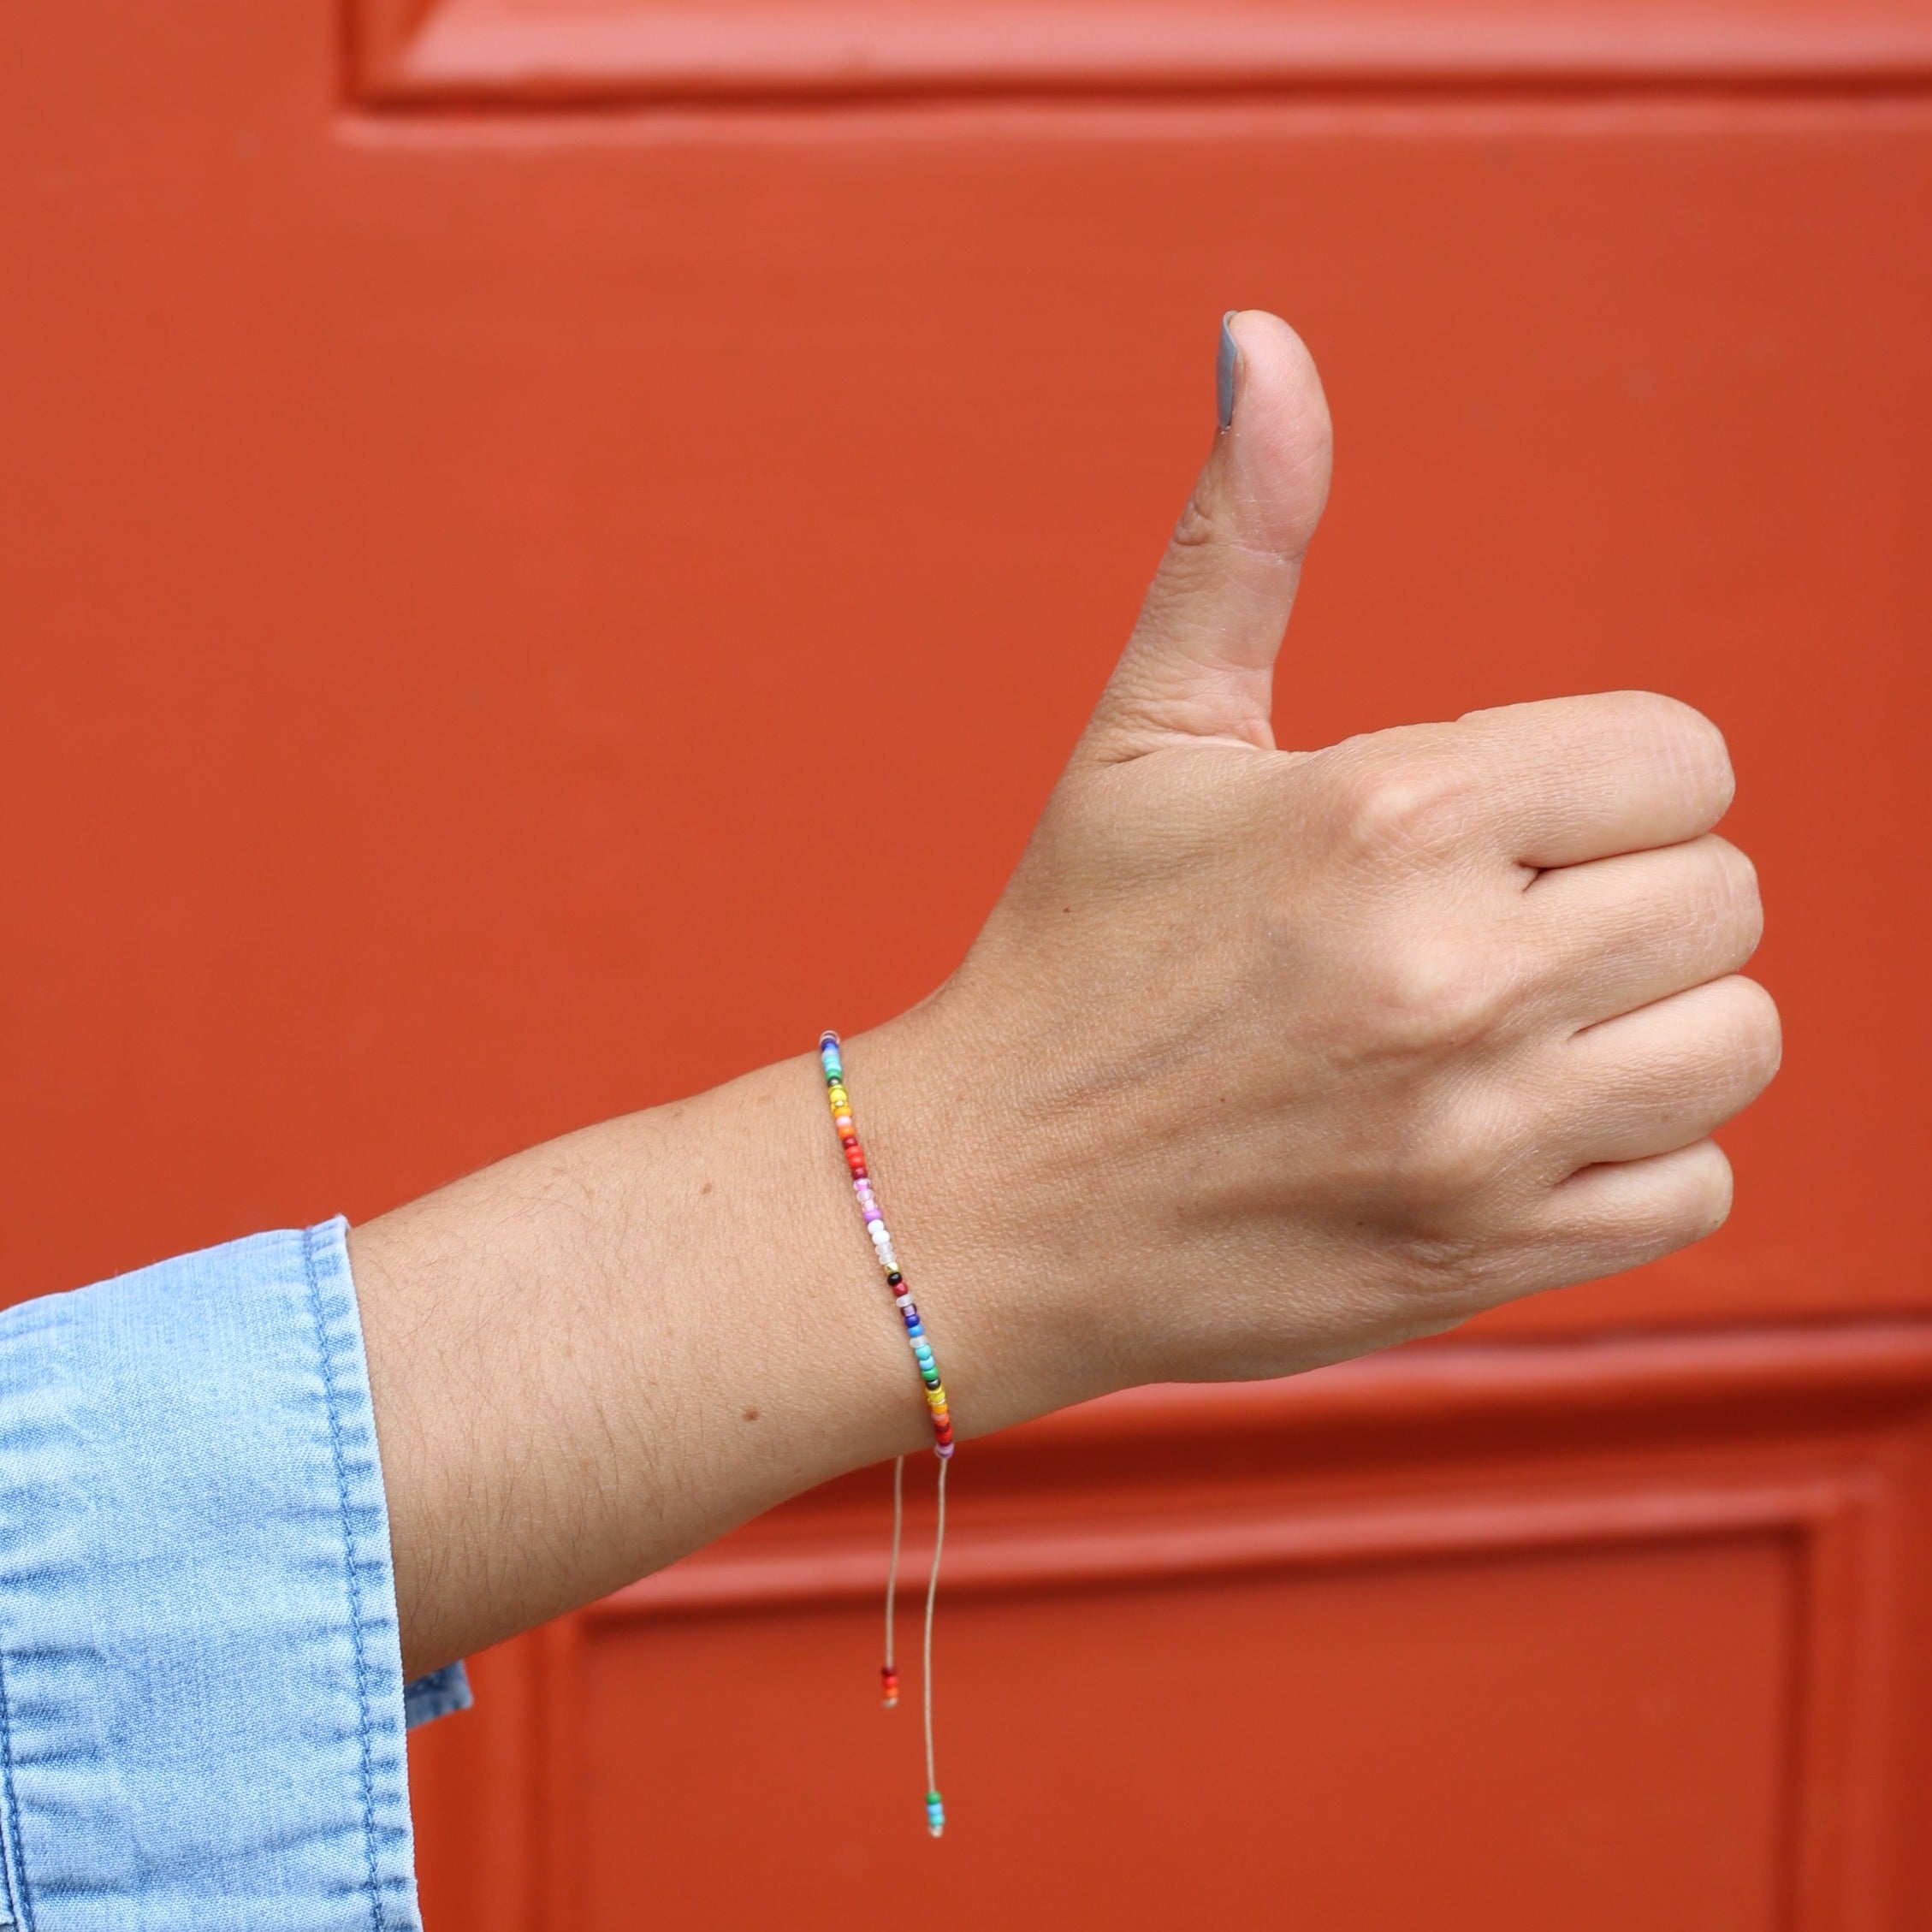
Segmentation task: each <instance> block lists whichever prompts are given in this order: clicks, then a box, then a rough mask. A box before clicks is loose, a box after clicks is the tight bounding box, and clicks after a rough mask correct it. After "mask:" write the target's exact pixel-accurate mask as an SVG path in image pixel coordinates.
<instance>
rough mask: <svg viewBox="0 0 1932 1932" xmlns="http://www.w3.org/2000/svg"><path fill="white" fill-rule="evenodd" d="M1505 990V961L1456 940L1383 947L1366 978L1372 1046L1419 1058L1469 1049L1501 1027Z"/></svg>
mask: <svg viewBox="0 0 1932 1932" xmlns="http://www.w3.org/2000/svg"><path fill="white" fill-rule="evenodd" d="M1511 983H1512V975H1511V973H1510V971H1509V969H1508V964H1507V962H1506V961H1504V960H1503V959H1502V957H1500V956H1499V955H1497V954H1496V952H1494V951H1493V950H1492V951H1485V950H1484V949H1482V948H1479V947H1477V946H1473V945H1470V944H1469V943H1468V942H1467V940H1464V939H1461V938H1459V937H1452V936H1448V935H1443V934H1438V933H1423V934H1419V935H1416V936H1413V937H1411V938H1410V939H1408V942H1407V943H1406V944H1402V945H1387V946H1384V948H1383V949H1382V950H1381V953H1380V957H1379V958H1378V960H1377V961H1376V962H1375V963H1374V964H1373V966H1372V969H1371V972H1370V975H1369V985H1370V989H1371V993H1372V1000H1371V1006H1372V1012H1373V1014H1374V1018H1375V1030H1376V1034H1377V1037H1378V1044H1379V1045H1380V1046H1382V1047H1383V1048H1384V1050H1385V1051H1388V1052H1394V1053H1396V1054H1399V1055H1403V1056H1409V1057H1425V1058H1435V1057H1439V1056H1441V1055H1442V1054H1443V1053H1445V1052H1455V1051H1458V1050H1460V1049H1461V1048H1465V1047H1467V1046H1473V1044H1474V1043H1475V1042H1477V1041H1478V1040H1483V1039H1485V1038H1487V1037H1488V1036H1489V1035H1490V1034H1492V1033H1494V1032H1495V1031H1496V1029H1497V1028H1498V1027H1499V1025H1500V1024H1501V1022H1502V1018H1503V1016H1504V1014H1505V1012H1506V1010H1508V1005H1509V1000H1510V989H1511Z"/></svg>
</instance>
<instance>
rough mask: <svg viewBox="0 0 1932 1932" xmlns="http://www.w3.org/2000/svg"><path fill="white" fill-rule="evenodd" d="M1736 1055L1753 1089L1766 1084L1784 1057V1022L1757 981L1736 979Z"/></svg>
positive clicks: (1774, 1004) (1771, 1000)
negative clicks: (1737, 1003)
mask: <svg viewBox="0 0 1932 1932" xmlns="http://www.w3.org/2000/svg"><path fill="white" fill-rule="evenodd" d="M1735 984H1736V988H1737V998H1738V1001H1739V1022H1738V1041H1739V1047H1738V1050H1739V1058H1740V1060H1741V1062H1742V1064H1743V1066H1744V1070H1745V1075H1746V1076H1747V1077H1748V1079H1749V1080H1750V1082H1751V1087H1752V1089H1753V1091H1756V1090H1757V1089H1758V1088H1762V1087H1766V1086H1768V1085H1769V1083H1770V1082H1771V1080H1772V1078H1773V1076H1775V1074H1776V1073H1777V1070H1778V1068H1779V1066H1780V1065H1781V1064H1782V1062H1783V1059H1784V1022H1783V1020H1782V1019H1781V1017H1780V1016H1779V1013H1778V1003H1777V1001H1776V1000H1775V999H1772V997H1771V996H1770V994H1769V993H1767V992H1766V991H1765V990H1764V988H1763V987H1761V986H1760V985H1759V984H1758V983H1757V981H1756V980H1747V979H1745V978H1743V977H1741V976H1740V977H1739V979H1738V980H1737V981H1736V982H1735Z"/></svg>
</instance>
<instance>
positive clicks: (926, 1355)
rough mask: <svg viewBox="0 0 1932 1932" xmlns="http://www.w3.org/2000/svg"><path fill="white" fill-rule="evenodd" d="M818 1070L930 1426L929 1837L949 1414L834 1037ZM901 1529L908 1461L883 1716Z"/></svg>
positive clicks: (898, 1484)
mask: <svg viewBox="0 0 1932 1932" xmlns="http://www.w3.org/2000/svg"><path fill="white" fill-rule="evenodd" d="M819 1064H820V1065H821V1067H822V1068H823V1070H824V1072H825V1088H826V1098H827V1099H828V1100H829V1101H830V1102H831V1105H832V1123H833V1126H834V1127H836V1128H837V1129H838V1130H839V1146H840V1147H841V1148H842V1149H843V1150H844V1153H845V1165H846V1168H847V1170H849V1171H850V1175H851V1177H852V1192H853V1194H856V1196H857V1198H858V1204H859V1212H860V1213H861V1214H862V1216H863V1217H864V1220H865V1231H866V1233H867V1234H868V1235H869V1236H871V1237H872V1248H873V1253H874V1254H875V1255H876V1256H877V1257H878V1260H879V1265H880V1268H881V1269H883V1270H884V1271H885V1275H886V1287H888V1288H889V1289H892V1301H893V1303H894V1305H895V1306H896V1307H898V1312H899V1315H900V1319H902V1320H903V1321H904V1323H905V1333H906V1340H907V1341H908V1342H910V1343H911V1345H912V1356H913V1360H915V1361H916V1363H917V1364H918V1366H919V1379H920V1382H921V1383H922V1385H923V1388H924V1392H925V1396H926V1409H927V1417H928V1419H930V1420H931V1422H932V1425H933V1455H936V1456H937V1457H938V1458H939V1487H938V1501H937V1506H936V1508H937V1514H936V1517H935V1520H934V1524H933V1568H932V1572H931V1574H930V1575H929V1576H928V1577H927V1581H926V1623H925V1636H924V1642H923V1645H922V1658H921V1665H922V1668H921V1690H922V1698H923V1701H924V1704H925V1715H926V1828H927V1831H928V1832H930V1833H931V1834H932V1835H933V1837H934V1838H937V1837H939V1834H941V1833H942V1832H943V1831H945V1803H944V1801H943V1800H942V1799H940V1797H939V1779H938V1777H937V1775H935V1774H934V1771H933V1606H934V1604H935V1603H937V1601H938V1599H939V1552H940V1550H942V1549H943V1548H944V1547H945V1479H946V1469H947V1467H948V1465H949V1464H950V1463H951V1460H952V1449H953V1443H952V1417H951V1412H950V1411H949V1410H948V1408H947V1407H946V1399H945V1383H943V1382H942V1381H940V1379H939V1366H938V1365H937V1363H935V1361H934V1360H933V1345H932V1343H931V1342H930V1341H928V1340H927V1336H926V1328H925V1325H924V1324H923V1323H922V1321H921V1320H920V1319H919V1310H918V1309H917V1308H916V1307H914V1305H913V1300H912V1294H911V1291H910V1289H908V1288H907V1287H906V1285H905V1274H904V1271H903V1270H902V1269H901V1268H900V1266H899V1258H898V1253H896V1252H895V1250H894V1248H893V1247H892V1235H891V1233H890V1232H889V1231H888V1230H887V1228H886V1218H885V1216H884V1215H882V1214H881V1213H880V1212H879V1203H878V1201H877V1200H876V1199H875V1198H874V1194H873V1190H872V1174H871V1170H869V1169H868V1166H867V1165H866V1159H865V1150H864V1148H862V1147H861V1146H860V1145H859V1136H858V1129H856V1127H855V1126H854V1125H853V1124H852V1104H851V1101H850V1098H849V1097H848V1095H847V1094H846V1092H845V1062H844V1059H843V1057H842V1056H841V1054H840V1052H839V1035H838V1034H835V1033H824V1034H820V1035H819ZM904 1523H905V1458H904V1456H903V1455H902V1456H898V1457H896V1458H895V1459H894V1461H893V1463H892V1560H891V1562H890V1563H889V1565H888V1566H887V1568H886V1661H885V1662H884V1663H883V1664H882V1665H881V1666H880V1671H879V1681H880V1689H881V1691H882V1692H883V1696H884V1701H885V1705H886V1710H892V1709H894V1708H895V1707H896V1706H897V1705H898V1701H899V1674H898V1669H897V1668H896V1667H895V1665H894V1663H893V1660H892V1630H893V1623H894V1621H895V1612H896V1609H897V1607H898V1580H899V1542H900V1537H901V1533H902V1532H903V1530H904Z"/></svg>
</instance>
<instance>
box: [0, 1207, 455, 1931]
mask: <svg viewBox="0 0 1932 1932" xmlns="http://www.w3.org/2000/svg"><path fill="white" fill-rule="evenodd" d="M346 1233H347V1228H346V1226H345V1224H343V1223H342V1222H341V1221H334V1222H330V1223H329V1224H326V1225H325V1226H323V1227H319V1228H312V1229H311V1230H308V1231H307V1232H306V1233H283V1234H271V1235H261V1236H256V1237H255V1238H254V1239H252V1240H250V1241H243V1242H234V1243H232V1244H231V1245H229V1246H228V1247H226V1248H212V1249H210V1250H209V1251H208V1252H207V1253H203V1254H191V1255H187V1256H186V1257H184V1258H183V1259H180V1260H175V1261H166V1262H163V1263H162V1264H161V1265H158V1266H157V1267H152V1268H145V1269H143V1270H141V1271H139V1273H137V1274H132V1275H126V1276H123V1277H121V1278H120V1279H119V1280H116V1281H111V1282H104V1283H101V1284H100V1285H99V1286H98V1287H94V1288H86V1289H80V1290H78V1291H77V1292H75V1293H74V1294H71V1295H49V1296H47V1297H45V1298H44V1299H43V1300H40V1301H29V1302H27V1303H24V1304H23V1305H22V1306H21V1307H16V1308H14V1309H11V1310H9V1311H8V1312H7V1313H4V1314H0V1838H3V1841H4V1842H3V1846H0V1849H3V1852H4V1861H3V1870H0V1876H3V1884H0V1924H9V1923H11V1924H16V1925H18V1926H21V1927H22V1928H26V1929H27V1932H130V1929H139V1932H190V1929H192V1932H231V1929H232V1932H244V1929H246V1932H271V1929H280V1928H284V1927H286V1928H288V1929H290V1932H294V1929H295V1928H300V1929H301V1932H336V1929H337V1928H341V1929H343V1932H348V1929H350V1928H354V1929H355V1932H415V1929H416V1928H417V1927H418V1917H417V1909H416V1881H415V1875H414V1864H413V1850H412V1840H411V1835H410V1823H409V1791H408V1778H407V1764H406V1757H405V1752H404V1746H403V1733H404V1727H405V1722H406V1719H405V1710H406V1705H405V1690H404V1686H403V1681H402V1662H401V1652H400V1647H399V1643H398V1638H397V1629H396V1605H395V1579H394V1573H393V1572H392V1570H391V1568H390V1562H389V1526H388V1511H387V1509H386V1508H385V1506H384V1503H383V1496H382V1467H381V1465H380V1463H379V1461H378V1460H377V1457H376V1431H375V1425H374V1421H373V1419H372V1416H371V1413H370V1396H369V1374H368V1370H367V1367H366V1366H365V1365H364V1359H363V1348H362V1328H361V1324H360V1321H359V1318H358V1315H357V1310H356V1299H355V1289H354V1284H353V1282H352V1281H351V1279H350V1276H349V1260H348V1252H347V1248H346V1247H345V1245H344V1241H343V1236H344V1235H345V1234H346ZM408 1698H409V1707H410V1709H411V1710H412V1712H413V1713H414V1714H415V1715H418V1716H440V1715H441V1714H442V1712H444V1711H446V1710H456V1709H459V1708H460V1707H461V1706H462V1705H463V1704H466V1703H467V1702H468V1701H469V1695H468V1689H467V1686H466V1684H465V1681H464V1678H463V1670H462V1666H461V1665H460V1664H457V1665H453V1666H452V1667H451V1668H449V1669H448V1670H444V1671H438V1672H437V1673H436V1675H435V1676H434V1677H432V1678H427V1679H424V1680H423V1681H422V1682H421V1683H420V1684H418V1685H412V1686H410V1687H409V1692H408Z"/></svg>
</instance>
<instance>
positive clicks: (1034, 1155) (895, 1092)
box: [845, 992, 1126, 1437]
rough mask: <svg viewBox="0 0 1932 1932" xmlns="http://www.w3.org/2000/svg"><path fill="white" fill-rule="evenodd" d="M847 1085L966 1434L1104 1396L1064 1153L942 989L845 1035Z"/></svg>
mask: <svg viewBox="0 0 1932 1932" xmlns="http://www.w3.org/2000/svg"><path fill="white" fill-rule="evenodd" d="M845 1067H846V1071H847V1085H848V1087H849V1088H850V1093H851V1096H852V1104H853V1106H854V1109H855V1110H856V1117H857V1119H858V1124H859V1130H860V1132H861V1134H862V1135H863V1137H864V1140H865V1143H866V1146H867V1148H868V1153H869V1155H870V1158H871V1160H872V1164H873V1181H874V1188H876V1190H877V1193H878V1195H879V1200H880V1206H881V1207H882V1208H883V1210H884V1211H885V1213H886V1218H887V1219H888V1221H889V1222H890V1223H891V1224H892V1234H893V1239H894V1242H895V1243H896V1245H897V1248H898V1255H899V1259H900V1260H901V1262H902V1264H903V1265H904V1271H905V1274H906V1277H907V1281H908V1283H909V1284H910V1287H911V1289H912V1291H913V1294H914V1295H915V1297H916V1300H917V1301H918V1304H919V1307H920V1309H921V1311H922V1316H923V1319H924V1321H925V1324H926V1325H927V1328H928V1329H929V1330H930V1331H931V1333H932V1336H933V1343H934V1346H935V1348H937V1350H938V1352H939V1360H940V1361H941V1363H942V1365H943V1366H944V1369H945V1378H946V1384H947V1387H948V1389H949V1390H951V1396H952V1408H953V1418H954V1424H955V1427H956V1428H957V1431H958V1433H959V1434H960V1436H961V1437H973V1436H981V1435H986V1434H988V1433H990V1432H991V1431H994V1430H996V1429H1002V1428H1005V1427H1008V1426H1010V1425H1012V1424H1014V1423H1016V1422H1022V1421H1025V1420H1027V1419H1029V1418H1031V1417H1033V1416H1036V1415H1041V1414H1045V1413H1047V1412H1048V1411H1050V1410H1052V1409H1056V1408H1064V1407H1065V1406H1066V1405H1067V1404H1069V1403H1070V1402H1081V1401H1084V1400H1086V1399H1087V1398H1088V1397H1091V1396H1097V1395H1101V1394H1105V1392H1107V1390H1110V1389H1112V1388H1114V1387H1117V1386H1120V1385H1121V1383H1122V1382H1123V1380H1124V1379H1126V1378H1123V1377H1120V1376H1118V1375H1117V1374H1115V1373H1112V1372H1110V1367H1109V1359H1110V1349H1109V1347H1108V1345H1107V1344H1108V1341H1109V1337H1108V1336H1107V1335H1106V1333H1105V1330H1104V1328H1102V1327H1101V1326H1099V1325H1097V1324H1096V1322H1095V1321H1094V1320H1093V1319H1091V1318H1090V1316H1089V1314H1088V1313H1087V1303H1088V1301H1089V1297H1088V1296H1087V1294H1086V1292H1085V1289H1084V1286H1083V1283H1082V1269H1081V1268H1080V1267H1079V1266H1078V1265H1076V1260H1075V1259H1074V1258H1073V1257H1071V1256H1070V1254H1069V1253H1068V1252H1066V1249H1067V1246H1068V1244H1066V1243H1065V1242H1064V1240H1063V1239H1060V1238H1058V1237H1059V1236H1063V1235H1064V1230H1065V1228H1066V1226H1067V1221H1066V1215H1065V1212H1064V1203H1060V1202H1058V1201H1057V1200H1056V1198H1055V1197H1056V1194H1058V1187H1057V1185H1056V1184H1055V1182H1054V1180H1053V1178H1052V1170H1053V1169H1054V1168H1055V1166H1056V1165H1057V1164H1056V1163H1055V1162H1054V1160H1053V1159H1052V1155H1051V1153H1050V1151H1049V1149H1048V1147H1046V1143H1045V1137H1044V1136H1042V1135H1040V1134H1038V1133H1037V1131H1035V1132H1030V1133H1029V1132H1026V1131H1022V1129H1021V1128H1020V1125H1019V1123H1018V1122H1017V1121H1016V1117H1015V1111H1014V1109H1013V1107H1012V1105H1010V1092H1009V1091H1008V1090H1007V1089H1006V1086H1005V1082H1004V1080H1003V1077H1002V1076H1001V1074H1000V1072H999V1068H998V1065H997V1061H996V1059H995V1058H993V1056H991V1055H989V1054H988V1052H987V1048H986V1044H985V1036H984V1034H983V1032H980V1031H978V1030H976V1029H975V1028H972V1027H970V1026H969V1024H967V1023H966V1016H964V1015H963V1014H962V1013H960V1012H959V1011H958V1010H957V1008H955V1007H954V1006H953V1005H951V1003H950V1002H949V1001H948V999H947V998H946V995H945V993H943V992H942V993H940V994H938V995H935V996H934V997H933V999H928V1000H927V1001H925V1002H923V1003H922V1004H921V1005H919V1006H916V1007H915V1008H913V1009H911V1010H910V1011H909V1012H907V1013H904V1014H903V1015H901V1016H899V1017H898V1018H897V1019H894V1020H892V1021H889V1022H886V1024H885V1025H883V1026H880V1027H878V1028H874V1029H873V1030H871V1031H870V1032H868V1033H865V1034H859V1035H857V1036H856V1038H854V1039H851V1040H847V1041H846V1042H845Z"/></svg>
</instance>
